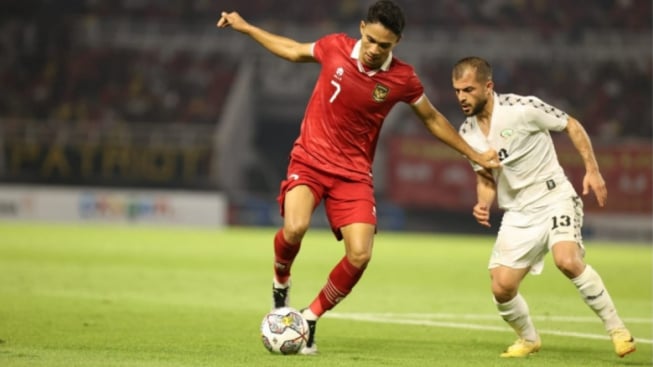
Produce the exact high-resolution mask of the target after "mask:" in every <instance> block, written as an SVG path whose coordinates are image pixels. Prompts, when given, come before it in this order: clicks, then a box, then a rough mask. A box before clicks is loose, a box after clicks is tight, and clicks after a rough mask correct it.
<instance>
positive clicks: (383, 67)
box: [349, 40, 392, 76]
mask: <svg viewBox="0 0 653 367" xmlns="http://www.w3.org/2000/svg"><path fill="white" fill-rule="evenodd" d="M360 50H361V40H358V41H357V42H356V44H355V45H354V48H353V49H352V50H351V55H349V56H350V57H351V58H352V59H356V64H357V65H358V71H360V72H361V73H365V74H367V75H369V76H374V74H376V73H378V72H379V71H388V69H390V63H391V62H392V51H390V54H389V55H388V58H387V59H385V62H383V65H381V67H380V68H378V69H374V70H370V71H365V67H363V64H362V63H361V61H360V60H359V59H358V55H359V54H360Z"/></svg>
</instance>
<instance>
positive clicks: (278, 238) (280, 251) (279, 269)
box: [274, 229, 301, 284]
mask: <svg viewBox="0 0 653 367" xmlns="http://www.w3.org/2000/svg"><path fill="white" fill-rule="evenodd" d="M300 247H301V243H298V244H296V245H293V244H291V243H288V242H287V241H286V240H285V239H284V238H283V229H279V231H278V232H277V234H276V235H275V236H274V275H275V276H276V278H277V281H278V282H279V283H282V284H283V283H286V282H288V278H290V267H291V266H292V263H293V261H294V260H295V257H296V256H297V253H298V252H299V248H300Z"/></svg>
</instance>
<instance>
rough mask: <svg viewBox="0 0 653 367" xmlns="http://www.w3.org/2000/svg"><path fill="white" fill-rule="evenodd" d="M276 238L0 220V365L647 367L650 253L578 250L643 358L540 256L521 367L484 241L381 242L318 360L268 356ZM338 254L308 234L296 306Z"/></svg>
mask: <svg viewBox="0 0 653 367" xmlns="http://www.w3.org/2000/svg"><path fill="white" fill-rule="evenodd" d="M274 232H275V229H272V228H260V229H254V228H229V229H225V230H196V229H171V228H136V227H117V226H92V225H88V226H67V225H27V224H10V223H0V270H1V272H0V366H4V367H13V366H30V367H32V366H47V367H59V366H61V367H64V366H65V367H71V366H84V367H92V366H111V367H114V366H137V367H167V366H170V367H172V366H174V367H180V366H228V367H231V366H247V367H250V366H284V367H286V366H307V365H310V366H317V367H320V366H324V367H334V366H357V367H368V366H369V367H378V366H402V367H408V366H420V367H424V366H463V367H469V366H472V367H473V366H483V367H487V366H530V367H537V366H547V367H549V366H572V367H575V366H592V367H600V366H651V365H652V364H653V354H652V350H651V343H652V340H653V335H652V334H653V332H652V320H653V303H652V260H653V256H652V255H653V253H652V248H651V246H650V245H646V244H627V243H620V244H617V243H599V242H593V241H589V242H587V243H586V247H587V256H586V260H587V262H588V263H590V264H592V265H593V267H594V268H595V269H597V270H598V271H599V273H600V274H601V275H602V277H603V279H604V282H605V283H606V285H607V287H608V289H609V292H610V294H611V295H612V297H613V299H614V300H615V303H616V305H617V307H618V309H619V313H620V315H621V316H622V318H624V320H625V321H626V322H627V325H628V326H629V327H630V329H631V331H632V332H633V334H634V335H635V337H636V338H637V339H638V340H639V344H638V350H637V352H635V353H634V354H631V355H629V356H626V357H625V358H623V359H620V358H619V357H617V356H616V355H615V354H614V352H613V350H612V344H611V342H610V341H609V340H608V339H607V336H606V333H605V331H604V330H603V326H602V324H601V322H600V321H599V319H598V318H597V317H596V316H595V315H594V314H593V313H592V312H591V311H590V310H589V309H588V308H587V307H586V306H585V304H584V303H583V302H582V300H581V299H580V297H579V296H578V293H577V291H576V289H575V288H574V287H573V285H572V284H571V282H569V281H568V280H567V279H566V278H564V276H563V275H562V274H561V273H560V272H559V271H558V270H557V269H556V268H555V266H554V265H553V263H552V262H551V258H550V256H549V257H547V262H546V265H545V269H544V274H542V275H540V276H529V277H527V278H526V280H525V282H524V284H523V286H522V293H523V295H524V296H525V298H526V300H527V301H528V302H529V306H530V309H531V313H532V315H533V318H534V320H535V323H536V326H537V327H538V329H539V330H540V332H541V334H542V335H541V336H542V340H543V348H542V351H541V352H539V353H538V354H535V355H533V356H530V357H529V358H527V359H522V360H503V359H501V358H499V357H498V355H499V353H500V352H501V351H502V350H503V349H504V348H505V347H506V346H507V345H509V344H510V343H512V342H513V341H514V339H515V336H514V334H513V332H512V331H511V330H509V329H508V327H507V326H506V325H505V324H504V323H503V321H501V320H500V318H499V316H498V315H497V314H496V311H495V308H494V305H493V303H492V298H491V294H490V291H489V278H488V274H487V270H486V263H487V259H488V256H489V252H490V249H491V246H492V242H493V239H492V238H491V237H481V236H463V235H435V234H410V233H389V232H383V231H382V232H380V233H379V234H378V235H377V237H376V241H375V249H374V257H373V259H372V262H371V263H370V265H369V268H368V270H367V272H366V274H365V276H364V277H363V278H362V279H361V281H360V283H359V284H358V285H357V286H356V288H355V289H354V292H353V293H352V294H351V295H350V296H349V297H348V298H347V299H345V300H344V301H343V302H342V303H341V304H340V305H338V307H336V308H335V309H334V310H333V311H331V312H330V313H327V315H326V316H325V317H324V318H323V319H322V320H321V321H320V323H319V324H318V334H317V342H318V345H319V348H320V354H319V355H318V356H278V355H272V354H270V353H268V352H267V351H266V350H265V349H264V347H263V345H262V343H261V341H260V336H259V324H260V321H261V319H262V317H263V315H264V314H265V313H266V312H267V311H268V309H269V307H270V303H271V299H270V298H271V295H270V286H271V279H272V238H273V235H274ZM342 255H343V245H342V243H338V242H336V241H335V240H334V238H333V237H332V235H331V234H330V233H329V232H327V231H323V230H312V231H309V233H308V235H307V237H306V238H305V241H304V244H303V248H302V251H301V252H300V254H299V257H298V258H297V261H296V263H295V267H294V268H293V276H294V278H293V279H294V280H293V290H292V294H291V304H292V305H293V306H295V307H296V308H301V307H304V306H306V305H307V304H308V303H309V302H310V301H311V300H312V299H313V298H314V297H315V295H316V294H317V291H318V290H319V288H320V287H321V286H322V285H323V283H324V281H325V280H326V276H327V274H328V272H329V271H330V270H331V267H332V266H333V265H334V264H335V263H336V262H337V261H338V260H339V259H340V257H341V256H342Z"/></svg>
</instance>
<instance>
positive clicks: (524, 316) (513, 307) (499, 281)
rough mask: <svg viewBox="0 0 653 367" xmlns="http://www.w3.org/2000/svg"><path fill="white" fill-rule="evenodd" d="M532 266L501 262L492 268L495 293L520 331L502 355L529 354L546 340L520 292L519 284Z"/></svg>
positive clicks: (501, 310) (509, 320) (499, 305)
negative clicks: (537, 328)
mask: <svg viewBox="0 0 653 367" xmlns="http://www.w3.org/2000/svg"><path fill="white" fill-rule="evenodd" d="M528 271H529V268H524V269H513V268H509V267H506V266H498V267H496V268H493V269H490V277H491V278H492V294H493V295H494V302H495V304H496V306H497V310H498V311H499V315H500V316H501V318H502V319H503V320H504V321H505V322H506V323H508V325H510V326H511V327H512V328H513V330H515V332H516V333H517V336H518V339H517V340H516V341H515V342H514V343H513V344H512V345H511V346H509V347H508V348H507V349H506V351H505V352H503V353H502V354H501V357H504V358H512V357H526V356H528V355H529V354H531V353H535V352H537V351H538V350H540V347H541V345H542V342H541V341H540V337H539V335H538V334H537V330H535V325H533V321H532V320H531V316H530V313H529V309H528V304H527V303H526V300H524V298H523V297H522V296H521V294H519V284H520V283H521V281H522V280H523V279H524V277H525V276H526V274H528Z"/></svg>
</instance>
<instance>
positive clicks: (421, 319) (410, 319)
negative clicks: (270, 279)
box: [325, 312, 653, 344]
mask: <svg viewBox="0 0 653 367" xmlns="http://www.w3.org/2000/svg"><path fill="white" fill-rule="evenodd" d="M325 316H326V317H329V318H334V319H341V320H354V321H366V322H378V323H384V324H401V325H422V326H432V327H443V328H452V329H468V330H483V331H500V332H511V333H512V332H514V331H513V330H512V329H511V328H509V327H502V326H492V325H481V324H470V323H461V322H449V321H434V320H429V319H433V318H441V319H453V318H456V319H458V320H460V319H467V320H481V319H482V320H488V319H495V320H496V319H498V318H499V316H496V315H495V316H492V317H490V316H489V315H479V314H476V315H475V314H462V315H454V314H416V313H409V314H397V313H378V314H373V313H337V312H333V313H327V314H326V315H325ZM539 319H542V320H556V321H572V322H586V321H590V320H591V321H592V322H598V320H597V319H596V318H595V317H594V318H589V317H581V318H578V317H566V316H564V317H553V316H551V317H549V316H544V317H540V318H539ZM624 321H626V322H631V323H651V320H649V319H643V318H634V319H625V320H624ZM633 321H634V322H633ZM538 332H539V333H540V334H548V335H558V336H569V337H574V338H583V339H600V340H610V337H608V336H607V335H605V334H590V333H577V332H568V331H561V330H538ZM635 340H636V341H637V342H638V343H643V344H653V340H652V339H642V338H638V337H637V336H635Z"/></svg>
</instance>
